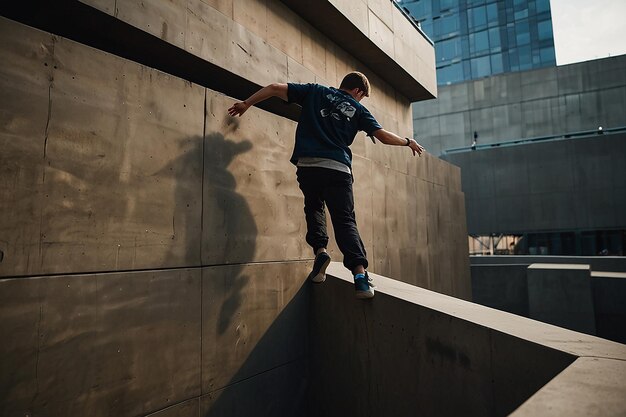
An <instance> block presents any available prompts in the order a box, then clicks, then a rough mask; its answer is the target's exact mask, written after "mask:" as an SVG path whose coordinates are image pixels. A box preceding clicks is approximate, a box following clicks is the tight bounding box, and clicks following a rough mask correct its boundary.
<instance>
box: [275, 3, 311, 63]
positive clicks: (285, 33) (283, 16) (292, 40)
mask: <svg viewBox="0 0 626 417" xmlns="http://www.w3.org/2000/svg"><path fill="white" fill-rule="evenodd" d="M301 22H302V19H301V18H300V17H299V16H298V15H297V14H295V13H294V12H293V11H291V9H289V8H288V7H287V6H285V5H284V4H283V3H282V2H280V1H278V0H268V1H267V42H268V43H269V44H270V45H273V46H274V47H276V48H278V49H279V50H280V51H282V52H284V53H285V54H287V56H288V57H290V58H291V59H294V60H296V61H297V62H298V63H300V64H302V32H301V30H300V25H301Z"/></svg>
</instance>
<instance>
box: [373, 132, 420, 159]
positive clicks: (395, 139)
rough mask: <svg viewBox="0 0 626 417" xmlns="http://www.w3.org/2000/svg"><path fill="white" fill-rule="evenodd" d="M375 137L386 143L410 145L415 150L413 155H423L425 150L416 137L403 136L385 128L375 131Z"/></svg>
mask: <svg viewBox="0 0 626 417" xmlns="http://www.w3.org/2000/svg"><path fill="white" fill-rule="evenodd" d="M374 137H375V138H376V139H378V140H379V141H381V142H382V143H384V144H385V145H395V146H408V147H409V148H411V150H412V151H413V156H415V154H418V155H419V156H422V152H424V150H425V149H424V147H423V146H422V145H420V144H419V143H417V141H416V140H415V139H409V138H403V137H400V136H398V135H396V134H395V133H393V132H389V131H387V130H385V129H378V130H377V131H375V132H374Z"/></svg>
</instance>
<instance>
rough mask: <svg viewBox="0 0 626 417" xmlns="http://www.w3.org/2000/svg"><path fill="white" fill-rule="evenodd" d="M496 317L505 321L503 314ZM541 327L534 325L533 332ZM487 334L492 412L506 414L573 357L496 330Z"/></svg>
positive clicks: (560, 369)
mask: <svg viewBox="0 0 626 417" xmlns="http://www.w3.org/2000/svg"><path fill="white" fill-rule="evenodd" d="M503 316H504V315H503ZM499 319H500V320H506V319H505V317H499ZM540 326H541V325H540ZM541 330H542V329H541V328H540V327H539V326H537V327H535V328H534V331H535V332H541ZM490 337H491V361H492V369H493V387H494V392H493V395H494V399H495V405H494V411H493V415H497V416H505V415H509V414H510V413H511V412H513V411H514V410H515V409H516V408H517V407H518V406H519V405H520V404H521V403H523V402H524V401H525V400H527V399H528V398H529V397H530V396H531V395H533V394H534V393H536V392H537V391H538V390H539V389H541V388H542V387H543V386H544V385H545V384H546V383H547V382H548V381H551V380H553V379H554V378H555V377H557V376H558V375H559V373H560V372H561V371H562V370H563V369H566V368H567V367H568V366H570V365H571V364H572V362H574V360H575V359H576V357H575V356H574V355H571V354H568V353H566V352H563V351H560V350H558V349H550V348H547V346H545V345H542V344H540V343H539V344H538V343H534V342H531V341H529V340H525V339H518V338H512V337H510V336H509V335H507V334H503V333H501V332H499V331H492V332H491V335H490ZM529 358H533V359H532V360H533V362H532V364H529V362H527V361H528V360H529ZM539 414H545V413H539Z"/></svg>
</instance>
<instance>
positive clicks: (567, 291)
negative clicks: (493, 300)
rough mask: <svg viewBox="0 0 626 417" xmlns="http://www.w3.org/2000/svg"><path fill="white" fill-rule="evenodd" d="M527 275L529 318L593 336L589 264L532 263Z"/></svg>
mask: <svg viewBox="0 0 626 417" xmlns="http://www.w3.org/2000/svg"><path fill="white" fill-rule="evenodd" d="M526 274H527V279H528V316H529V317H530V318H531V319H535V320H539V321H542V322H544V323H550V324H554V325H557V326H561V327H565V328H566V329H571V330H576V331H579V332H583V333H587V334H592V335H594V334H596V326H595V313H594V305H593V295H592V292H591V273H590V270H589V265H567V264H532V265H530V266H529V267H528V269H527V270H526Z"/></svg>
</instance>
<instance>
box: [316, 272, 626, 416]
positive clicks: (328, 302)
mask: <svg viewBox="0 0 626 417" xmlns="http://www.w3.org/2000/svg"><path fill="white" fill-rule="evenodd" d="M330 274H331V277H330V278H329V279H328V280H327V282H326V283H325V284H324V286H316V287H314V288H313V289H312V310H311V312H312V316H311V319H312V328H311V336H310V340H311V343H312V345H311V349H313V351H314V352H315V355H314V356H313V361H312V363H311V365H312V366H311V369H312V384H313V387H315V389H314V390H313V391H312V396H311V399H312V403H311V404H312V405H311V407H312V409H311V410H312V411H313V415H325V416H343V415H354V416H364V415H376V416H405V415H415V414H419V415H421V416H422V415H423V416H458V415H468V416H474V415H475V416H502V415H508V414H509V413H511V412H513V411H514V410H516V409H518V407H519V410H518V411H517V413H518V414H519V415H571V414H570V413H574V414H576V413H578V414H576V415H585V413H587V414H588V415H607V416H608V415H621V414H623V413H624V412H626V402H625V400H624V398H626V396H625V395H624V394H625V393H626V385H625V384H624V379H623V372H624V366H623V359H624V358H626V348H625V347H624V345H621V344H619V343H614V342H609V341H606V340H602V339H599V338H595V337H593V336H588V335H584V334H581V333H577V332H573V331H570V330H565V329H562V328H558V327H556V326H551V325H548V324H543V323H539V322H537V321H534V320H529V319H526V318H523V317H518V316H514V315H511V314H508V313H504V312H499V311H496V310H492V309H490V308H487V307H482V306H479V305H476V304H472V303H468V302H465V301H462V300H458V299H454V298H451V297H446V296H444V295H441V294H436V293H433V292H430V291H427V290H424V289H420V288H416V287H413V286H411V285H407V284H405V283H402V282H397V281H393V280H389V279H386V278H385V277H381V276H374V280H375V283H376V285H377V295H376V298H375V299H374V300H373V302H371V303H370V302H363V303H353V302H346V299H348V298H349V297H351V296H352V292H353V289H352V284H351V277H350V276H349V275H348V274H346V273H344V272H343V271H342V269H341V267H340V266H339V265H331V268H330ZM337 317H342V319H341V320H337V319H336V318H337ZM581 367H582V368H581ZM612 367H614V368H612ZM581 369H587V371H588V374H586V375H587V376H585V377H580V378H578V379H570V377H569V375H570V373H572V372H573V373H578V372H580V370H581ZM607 382H610V383H607ZM546 384H548V385H547V386H546V388H542V387H544V385H546ZM555 386H556V387H555ZM529 398H530V399H529ZM555 398H560V401H558V404H559V407H565V408H564V409H563V410H562V411H561V412H560V413H554V412H553V411H552V410H553V406H554V405H553V404H554V403H553V402H551V401H550V399H551V400H553V401H554V399H555ZM527 400H528V401H527ZM520 406H521V407H520ZM528 409H532V410H533V411H534V413H526V411H525V410H528ZM578 410H581V411H584V412H582V413H581V411H578Z"/></svg>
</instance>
